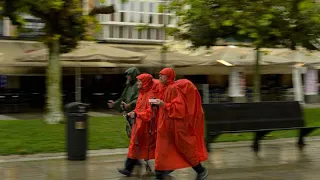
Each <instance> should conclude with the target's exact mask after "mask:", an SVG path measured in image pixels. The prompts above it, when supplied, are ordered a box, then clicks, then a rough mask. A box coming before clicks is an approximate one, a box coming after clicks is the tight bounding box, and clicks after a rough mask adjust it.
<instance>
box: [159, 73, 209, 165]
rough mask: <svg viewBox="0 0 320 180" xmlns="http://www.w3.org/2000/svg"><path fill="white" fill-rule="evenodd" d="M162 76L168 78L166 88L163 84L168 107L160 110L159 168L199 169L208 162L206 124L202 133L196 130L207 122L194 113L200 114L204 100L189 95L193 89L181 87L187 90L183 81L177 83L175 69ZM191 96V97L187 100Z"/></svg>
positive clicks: (165, 105)
mask: <svg viewBox="0 0 320 180" xmlns="http://www.w3.org/2000/svg"><path fill="white" fill-rule="evenodd" d="M160 74H162V75H166V76H167V78H168V79H167V84H166V85H160V86H161V88H160V98H161V99H162V100H163V101H164V103H165V104H164V106H163V107H161V108H160V109H159V115H158V122H157V145H156V154H155V169H156V170H175V169H180V168H185V167H190V166H192V167H193V166H196V165H198V164H199V163H200V162H201V161H204V160H206V159H207V152H206V149H205V146H204V137H203V129H204V128H203V127H204V124H202V125H200V129H201V130H196V129H195V126H198V123H199V122H201V121H203V119H201V118H199V119H200V120H198V118H197V119H194V117H198V116H196V115H195V114H194V113H195V112H196V111H200V110H199V106H200V108H201V110H202V107H201V100H200V104H197V103H199V101H198V99H197V97H193V96H196V95H195V94H196V93H194V91H192V92H189V91H190V88H189V86H186V87H185V88H182V89H181V88H180V87H179V86H181V87H183V86H184V85H183V82H180V83H182V84H180V83H179V82H178V83H175V82H174V78H175V72H174V71H173V70H172V69H170V68H165V69H163V70H162V71H160ZM188 93H191V96H190V97H188V99H187V98H186V97H187V96H189V94H188ZM185 95H186V96H185ZM190 99H193V100H190ZM188 100H189V101H190V102H189V101H188ZM195 102H197V103H195ZM190 103H194V104H190ZM201 112H202V111H201ZM202 118H203V117H202ZM199 124H200V123H199ZM200 138H202V139H201V140H200V143H199V142H198V141H199V140H198V139H200Z"/></svg>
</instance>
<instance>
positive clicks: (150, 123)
mask: <svg viewBox="0 0 320 180" xmlns="http://www.w3.org/2000/svg"><path fill="white" fill-rule="evenodd" d="M137 79H138V80H140V81H141V82H142V87H141V88H140V89H139V97H138V100H137V105H136V108H135V110H134V111H135V113H136V115H137V118H136V121H135V123H134V125H133V126H132V132H131V139H130V145H129V152H128V158H131V159H154V157H155V155H154V152H155V146H156V115H157V112H156V109H154V108H152V107H151V105H150V103H149V99H153V98H157V94H158V85H159V83H158V82H157V81H154V80H153V77H152V76H151V75H150V74H141V75H139V76H137Z"/></svg>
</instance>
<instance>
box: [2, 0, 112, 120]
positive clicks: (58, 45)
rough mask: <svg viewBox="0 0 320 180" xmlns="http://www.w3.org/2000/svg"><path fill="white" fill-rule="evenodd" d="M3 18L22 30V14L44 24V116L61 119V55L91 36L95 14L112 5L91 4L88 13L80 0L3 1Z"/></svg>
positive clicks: (46, 118)
mask: <svg viewBox="0 0 320 180" xmlns="http://www.w3.org/2000/svg"><path fill="white" fill-rule="evenodd" d="M0 3H1V5H2V13H1V15H2V17H9V18H10V20H11V22H12V24H13V25H16V26H17V28H18V30H20V31H21V30H23V27H24V24H25V22H24V20H23V17H22V16H23V14H29V15H32V16H34V17H37V18H40V19H41V20H42V22H43V23H44V24H45V26H44V29H43V31H44V34H45V35H44V36H43V37H41V39H39V40H40V41H42V42H44V43H45V44H46V46H47V47H48V51H49V59H48V65H47V71H46V89H47V93H46V96H47V99H46V117H45V121H46V122H47V123H49V124H56V123H59V122H62V121H63V113H62V96H61V65H60V61H59V58H60V54H61V53H67V52H70V51H71V50H72V49H74V48H76V47H77V45H78V42H79V41H80V40H83V39H85V38H87V37H88V35H90V31H91V29H92V26H93V25H95V23H94V22H96V19H95V17H94V16H95V15H96V14H111V13H113V12H114V8H113V6H98V7H94V8H93V9H92V10H91V11H90V12H88V13H87V14H85V13H84V11H83V9H82V1H81V0H50V1H48V0H2V1H0Z"/></svg>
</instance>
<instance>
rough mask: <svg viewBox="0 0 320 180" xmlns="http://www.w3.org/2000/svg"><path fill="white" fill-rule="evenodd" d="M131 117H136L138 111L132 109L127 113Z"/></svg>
mask: <svg viewBox="0 0 320 180" xmlns="http://www.w3.org/2000/svg"><path fill="white" fill-rule="evenodd" d="M127 115H128V116H129V117H130V118H131V119H133V118H135V117H136V113H135V112H134V111H131V112H129V113H128V114H127Z"/></svg>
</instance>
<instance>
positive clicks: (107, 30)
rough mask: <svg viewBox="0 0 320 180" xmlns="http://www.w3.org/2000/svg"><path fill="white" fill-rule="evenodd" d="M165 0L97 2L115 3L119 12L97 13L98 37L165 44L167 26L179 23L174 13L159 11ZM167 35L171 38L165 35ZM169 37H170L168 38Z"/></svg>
mask: <svg viewBox="0 0 320 180" xmlns="http://www.w3.org/2000/svg"><path fill="white" fill-rule="evenodd" d="M165 3H168V2H166V1H165V0H129V1H127V2H126V3H122V2H121V0H108V1H105V2H103V3H101V2H100V1H98V2H97V4H96V5H112V4H113V5H114V6H115V9H116V13H114V14H110V15H98V16H97V18H98V21H99V22H100V24H101V27H102V28H101V29H102V30H101V32H100V33H98V35H97V39H98V40H106V41H113V42H133V43H134V42H138V43H162V42H163V41H164V39H165V32H164V28H163V27H164V25H166V26H167V27H175V26H176V18H174V17H173V14H172V13H164V12H159V9H160V7H161V6H163V5H165ZM166 38H168V37H166ZM169 38H170V37H169Z"/></svg>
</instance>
